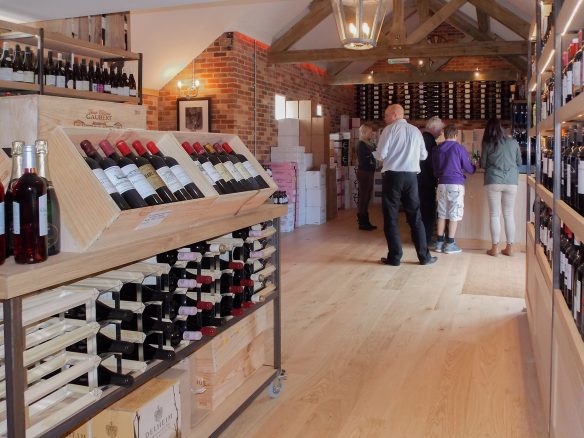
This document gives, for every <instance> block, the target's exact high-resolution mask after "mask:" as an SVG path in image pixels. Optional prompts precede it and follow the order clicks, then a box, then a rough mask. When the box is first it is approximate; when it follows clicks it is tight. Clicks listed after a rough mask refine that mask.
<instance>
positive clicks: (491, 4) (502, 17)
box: [468, 0, 529, 39]
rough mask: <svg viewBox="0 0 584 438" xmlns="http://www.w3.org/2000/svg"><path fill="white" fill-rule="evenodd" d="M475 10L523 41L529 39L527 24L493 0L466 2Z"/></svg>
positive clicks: (471, 0) (470, 0)
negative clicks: (509, 30) (479, 10)
mask: <svg viewBox="0 0 584 438" xmlns="http://www.w3.org/2000/svg"><path fill="white" fill-rule="evenodd" d="M468 1H469V2H470V3H472V4H473V5H474V6H476V7H477V8H479V9H481V10H482V11H483V12H485V13H486V14H488V15H490V16H491V17H493V18H494V19H495V20H497V21H498V22H499V23H501V24H502V25H504V26H505V27H507V28H509V29H511V30H512V31H513V32H515V33H516V34H517V35H519V36H520V37H522V38H523V39H528V38H529V23H528V22H527V21H525V20H524V19H523V18H521V17H519V16H517V15H515V14H514V13H513V12H511V11H510V10H509V9H507V8H505V7H503V6H501V5H499V4H497V2H496V1H494V0H468Z"/></svg>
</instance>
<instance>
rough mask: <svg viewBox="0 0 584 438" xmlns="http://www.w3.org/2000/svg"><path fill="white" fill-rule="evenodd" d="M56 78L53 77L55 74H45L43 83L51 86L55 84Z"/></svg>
mask: <svg viewBox="0 0 584 438" xmlns="http://www.w3.org/2000/svg"><path fill="white" fill-rule="evenodd" d="M56 79H57V78H56V77H55V75H47V76H45V85H52V86H55V85H57V81H56Z"/></svg>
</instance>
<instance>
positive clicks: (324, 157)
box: [312, 134, 329, 166]
mask: <svg viewBox="0 0 584 438" xmlns="http://www.w3.org/2000/svg"><path fill="white" fill-rule="evenodd" d="M326 137H328V135H327V136H325V135H324V134H318V135H313V136H312V157H313V163H314V165H315V166H320V165H321V164H326V165H328V164H329V139H328V138H326Z"/></svg>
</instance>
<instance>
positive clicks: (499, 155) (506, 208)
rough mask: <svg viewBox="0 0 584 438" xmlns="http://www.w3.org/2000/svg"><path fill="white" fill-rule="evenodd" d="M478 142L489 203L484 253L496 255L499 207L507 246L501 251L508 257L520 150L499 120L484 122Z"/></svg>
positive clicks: (512, 236) (499, 231)
mask: <svg viewBox="0 0 584 438" xmlns="http://www.w3.org/2000/svg"><path fill="white" fill-rule="evenodd" d="M482 143H483V150H482V154H481V167H482V168H483V169H484V170H485V190H486V192H487V200H488V203H489V217H490V226H491V240H492V247H491V249H489V250H488V251H487V254H489V255H491V256H497V255H499V243H500V238H501V223H500V217H501V209H502V210H503V219H504V222H505V237H506V241H507V245H506V246H505V248H504V249H503V250H502V251H501V253H503V254H504V255H507V256H511V255H513V244H514V243H515V216H514V209H515V198H516V196H517V184H518V181H519V171H518V166H519V165H520V164H521V151H520V149H519V144H518V143H517V141H516V140H515V139H514V138H512V137H509V136H507V135H505V131H504V130H503V126H502V125H501V121H500V120H498V119H491V120H489V121H488V123H487V127H486V128H485V133H484V135H483V142H482Z"/></svg>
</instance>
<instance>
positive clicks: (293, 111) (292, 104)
mask: <svg viewBox="0 0 584 438" xmlns="http://www.w3.org/2000/svg"><path fill="white" fill-rule="evenodd" d="M286 118H287V119H297V118H298V101H297V100H287V101H286Z"/></svg>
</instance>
